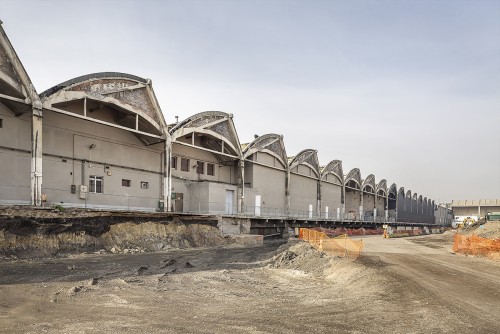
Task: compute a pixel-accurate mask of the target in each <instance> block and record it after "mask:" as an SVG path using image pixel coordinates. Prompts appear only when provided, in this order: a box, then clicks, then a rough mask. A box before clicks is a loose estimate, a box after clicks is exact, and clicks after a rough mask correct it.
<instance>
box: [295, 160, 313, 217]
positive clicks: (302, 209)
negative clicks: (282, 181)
mask: <svg viewBox="0 0 500 334" xmlns="http://www.w3.org/2000/svg"><path fill="white" fill-rule="evenodd" d="M299 167H304V168H307V167H305V166H299ZM299 170H302V171H303V172H304V173H306V174H310V173H309V172H308V170H310V169H309V168H307V169H306V170H303V168H300V169H299ZM317 193H318V181H317V180H316V179H314V178H310V177H306V176H303V175H299V174H296V173H291V174H290V212H291V213H300V214H302V215H305V216H307V212H308V210H309V205H310V204H312V207H313V214H314V215H315V214H316V207H317Z"/></svg>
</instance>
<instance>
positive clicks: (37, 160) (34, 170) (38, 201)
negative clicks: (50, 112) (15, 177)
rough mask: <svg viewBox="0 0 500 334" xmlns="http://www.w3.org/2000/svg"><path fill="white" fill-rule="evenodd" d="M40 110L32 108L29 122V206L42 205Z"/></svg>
mask: <svg viewBox="0 0 500 334" xmlns="http://www.w3.org/2000/svg"><path fill="white" fill-rule="evenodd" d="M42 126H43V115H42V109H38V108H33V116H32V121H31V205H33V206H41V205H42V160H43V159H42V153H43V151H42Z"/></svg>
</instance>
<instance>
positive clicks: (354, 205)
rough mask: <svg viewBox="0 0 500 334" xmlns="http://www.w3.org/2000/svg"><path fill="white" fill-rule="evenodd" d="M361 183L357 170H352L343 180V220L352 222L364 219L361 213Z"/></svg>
mask: <svg viewBox="0 0 500 334" xmlns="http://www.w3.org/2000/svg"><path fill="white" fill-rule="evenodd" d="M362 186H363V181H362V179H361V172H360V171H359V168H353V169H351V170H350V171H349V173H347V175H346V176H345V178H344V203H345V218H346V219H352V220H362V219H364V212H363V191H362V189H363V188H362Z"/></svg>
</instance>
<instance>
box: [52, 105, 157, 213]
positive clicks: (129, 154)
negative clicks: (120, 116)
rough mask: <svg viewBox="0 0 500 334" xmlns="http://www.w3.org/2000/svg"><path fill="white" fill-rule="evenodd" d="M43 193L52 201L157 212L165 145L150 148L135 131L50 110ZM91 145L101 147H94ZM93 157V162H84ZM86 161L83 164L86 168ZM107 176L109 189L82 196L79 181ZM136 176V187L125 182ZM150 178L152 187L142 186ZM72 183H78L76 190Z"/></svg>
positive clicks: (105, 188) (133, 182) (54, 202)
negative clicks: (131, 131)
mask: <svg viewBox="0 0 500 334" xmlns="http://www.w3.org/2000/svg"><path fill="white" fill-rule="evenodd" d="M44 115H45V116H44V124H43V132H44V141H43V150H44V164H43V177H44V179H43V187H42V192H43V193H45V194H46V195H47V200H48V202H49V203H53V204H63V205H66V206H74V207H85V206H86V207H91V208H99V209H123V210H156V209H157V208H158V206H159V200H160V198H161V184H162V175H161V170H162V169H161V156H162V146H161V145H152V146H148V147H144V145H143V144H142V143H141V142H140V141H139V139H138V138H137V137H136V136H135V135H133V134H132V133H130V132H128V131H125V130H120V129H116V128H111V127H106V126H104V125H101V124H96V123H92V122H88V121H84V120H81V119H77V118H73V117H70V116H66V115H62V114H57V113H54V112H51V111H46V112H45V113H44ZM91 145H95V147H94V148H92V149H90V146H91ZM83 161H87V163H83ZM82 164H83V166H82ZM90 176H99V177H102V178H103V193H89V194H88V196H87V198H86V200H85V199H80V198H79V185H81V184H84V185H88V184H89V177H90ZM123 179H125V180H130V187H126V186H123V185H122V180H123ZM141 182H147V183H148V187H147V188H141ZM71 185H75V186H76V187H77V191H76V193H74V194H72V193H71Z"/></svg>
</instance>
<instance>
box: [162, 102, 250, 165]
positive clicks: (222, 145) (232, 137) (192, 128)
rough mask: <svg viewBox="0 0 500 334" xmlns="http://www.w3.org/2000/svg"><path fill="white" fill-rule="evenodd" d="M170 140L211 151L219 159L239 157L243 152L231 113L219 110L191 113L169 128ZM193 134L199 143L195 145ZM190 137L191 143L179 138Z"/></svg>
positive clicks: (229, 159)
mask: <svg viewBox="0 0 500 334" xmlns="http://www.w3.org/2000/svg"><path fill="white" fill-rule="evenodd" d="M170 135H171V137H172V142H175V143H178V144H181V145H186V146H191V147H197V148H201V149H204V150H206V151H209V152H211V153H212V154H213V155H214V156H215V157H216V158H217V159H218V160H219V161H221V162H225V161H231V160H236V159H241V158H242V156H243V153H242V151H241V145H240V141H239V138H238V134H237V132H236V128H235V126H234V123H233V115H232V114H228V113H224V112H220V111H205V112H202V113H199V114H196V115H193V116H191V117H189V118H187V119H185V120H184V121H182V122H179V123H178V124H176V125H175V126H174V127H173V128H172V129H170ZM195 136H198V137H200V144H199V145H195V140H194V138H195ZM182 137H184V138H191V139H192V141H191V143H186V142H184V141H181V140H179V139H180V138H182Z"/></svg>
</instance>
